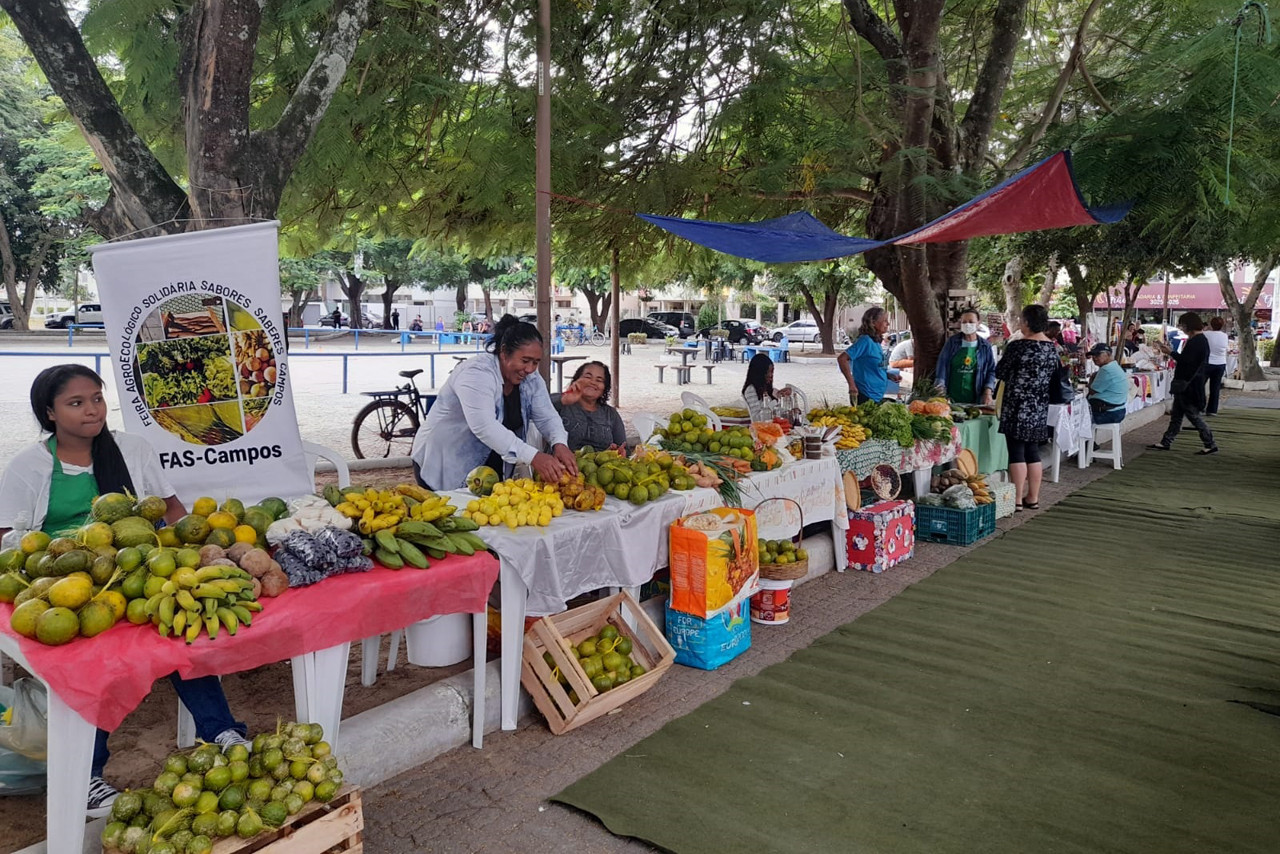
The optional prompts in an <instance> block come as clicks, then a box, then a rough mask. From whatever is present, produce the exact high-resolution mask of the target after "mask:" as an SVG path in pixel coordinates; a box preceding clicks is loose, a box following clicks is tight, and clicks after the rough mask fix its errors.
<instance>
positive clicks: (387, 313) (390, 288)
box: [382, 278, 403, 329]
mask: <svg viewBox="0 0 1280 854" xmlns="http://www.w3.org/2000/svg"><path fill="white" fill-rule="evenodd" d="M385 282H386V284H385V286H384V287H383V289H382V328H383V329H394V328H395V327H394V326H392V324H391V301H392V300H393V299H395V296H396V291H398V290H400V285H402V284H403V282H397V281H396V280H395V279H391V278H388V279H386V280H385Z"/></svg>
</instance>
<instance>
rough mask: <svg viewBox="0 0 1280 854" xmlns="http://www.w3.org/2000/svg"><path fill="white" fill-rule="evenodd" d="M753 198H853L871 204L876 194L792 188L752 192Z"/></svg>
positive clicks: (851, 190)
mask: <svg viewBox="0 0 1280 854" xmlns="http://www.w3.org/2000/svg"><path fill="white" fill-rule="evenodd" d="M751 195H752V196H753V197H754V198H757V199H764V200H766V201H770V202H799V201H805V200H806V199H853V200H854V201H858V202H865V203H866V204H871V202H873V201H874V200H875V197H876V194H875V193H872V192H868V191H867V190H853V189H846V190H826V191H821V192H820V191H818V190H792V191H790V192H787V193H761V192H757V193H752V194H751Z"/></svg>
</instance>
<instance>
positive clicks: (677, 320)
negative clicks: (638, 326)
mask: <svg viewBox="0 0 1280 854" xmlns="http://www.w3.org/2000/svg"><path fill="white" fill-rule="evenodd" d="M647 316H648V318H649V319H650V320H656V321H658V322H659V323H665V324H667V325H669V326H674V327H675V328H676V329H678V330H680V337H681V338H688V337H689V336H690V335H692V334H694V332H696V331H697V329H698V319H697V318H696V317H694V316H693V315H692V314H690V313H689V312H687V311H651V312H649V314H648V315H647Z"/></svg>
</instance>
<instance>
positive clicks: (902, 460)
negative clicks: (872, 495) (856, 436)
mask: <svg viewBox="0 0 1280 854" xmlns="http://www.w3.org/2000/svg"><path fill="white" fill-rule="evenodd" d="M959 453H960V428H958V427H956V426H954V425H952V427H951V441H949V442H929V441H925V440H921V441H918V442H916V443H915V444H914V445H912V446H911V447H910V448H903V447H902V446H901V445H899V444H898V443H897V442H895V441H893V440H891V439H868V440H867V441H865V442H863V443H862V444H861V445H859V446H858V447H856V448H852V449H850V450H847V451H836V460H837V461H838V462H839V463H840V472H841V474H843V473H844V472H847V471H851V472H853V476H854V477H856V478H857V479H858V480H865V479H866V478H868V477H870V476H871V470H872V469H874V468H875V467H876V466H879V465H887V466H893V469H894V471H897V472H909V471H918V470H919V469H923V468H930V467H932V466H936V465H939V464H940V463H945V462H949V461H951V460H954V459H955V458H956V455H958V454H959Z"/></svg>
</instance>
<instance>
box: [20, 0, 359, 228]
mask: <svg viewBox="0 0 1280 854" xmlns="http://www.w3.org/2000/svg"><path fill="white" fill-rule="evenodd" d="M3 2H11V0H3ZM368 19H369V0H336V2H335V4H334V9H333V12H332V15H331V17H330V19H329V28H328V30H327V31H326V32H325V34H324V36H323V37H322V38H321V39H320V45H319V47H318V49H317V50H316V56H315V59H314V60H312V62H311V67H310V68H308V69H307V73H306V74H305V75H303V78H302V80H301V82H299V83H298V88H297V89H296V90H294V93H293V97H291V98H290V99H289V104H288V105H287V106H286V107H285V108H284V113H283V114H281V116H280V120H279V121H278V122H276V124H275V127H273V128H271V129H270V130H269V131H266V132H265V133H262V134H260V135H256V136H257V140H256V141H257V143H258V145H259V146H260V153H261V155H262V156H261V158H260V163H261V165H262V166H264V167H266V168H267V169H269V170H270V172H271V174H269V175H268V174H264V175H263V176H262V177H261V179H260V180H261V182H262V187H263V192H262V195H263V201H262V202H257V204H258V205H259V206H261V207H265V204H266V203H268V202H269V201H274V200H278V199H279V198H280V194H281V193H282V192H283V190H284V186H285V184H286V183H288V180H289V176H290V175H291V174H292V172H293V167H294V166H295V165H296V164H297V162H298V159H299V158H300V157H301V156H302V152H303V151H305V150H306V147H307V144H308V143H309V142H310V141H311V137H312V136H314V135H315V132H316V128H317V127H319V125H320V120H321V119H322V118H324V114H325V111H326V110H327V109H328V108H329V103H330V102H331V101H332V100H333V95H334V93H335V92H337V91H338V86H339V85H340V84H341V83H342V79H343V77H345V76H346V73H347V66H348V64H349V63H350V62H351V57H352V56H353V55H354V54H355V51H356V45H357V44H358V43H359V41H360V35H361V33H363V32H364V27H365V23H366V22H367V21H368ZM274 208H275V205H274V204H272V210H271V213H272V214H274Z"/></svg>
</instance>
